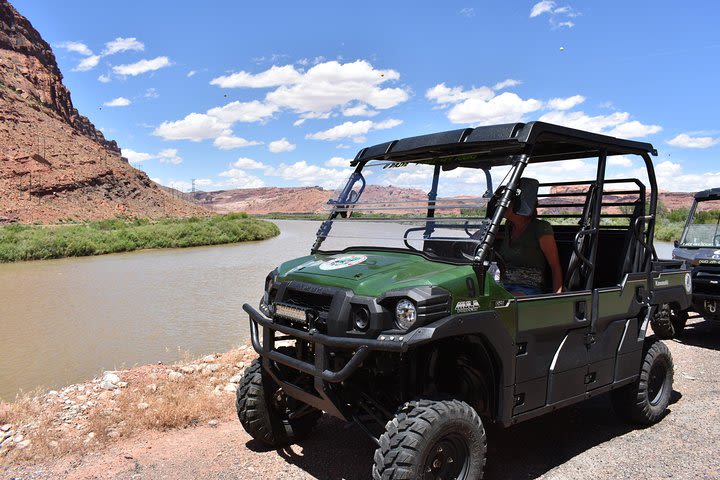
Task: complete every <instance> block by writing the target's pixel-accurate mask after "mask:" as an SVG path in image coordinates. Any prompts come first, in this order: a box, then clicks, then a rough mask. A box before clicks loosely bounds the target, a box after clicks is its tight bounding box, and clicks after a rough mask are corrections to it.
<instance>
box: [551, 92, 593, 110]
mask: <svg viewBox="0 0 720 480" xmlns="http://www.w3.org/2000/svg"><path fill="white" fill-rule="evenodd" d="M584 101H585V97H583V96H582V95H573V96H572V97H567V98H551V99H550V100H548V102H547V106H548V108H550V109H551V110H570V109H571V108H574V107H576V106H577V105H580V104H581V103H583V102H584Z"/></svg>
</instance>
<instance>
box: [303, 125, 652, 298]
mask: <svg viewBox="0 0 720 480" xmlns="http://www.w3.org/2000/svg"><path fill="white" fill-rule="evenodd" d="M613 155H639V156H640V157H642V158H643V161H644V163H645V168H646V171H647V176H648V181H649V192H646V190H645V186H644V185H642V184H641V183H640V182H639V181H637V180H636V179H624V180H621V181H624V182H627V181H630V182H636V183H637V184H638V186H639V188H640V192H641V197H642V198H643V200H644V197H645V195H646V193H647V196H648V200H649V201H648V203H647V209H646V212H643V213H644V215H640V216H638V217H636V218H635V220H634V224H632V225H630V229H631V230H632V232H633V234H634V235H635V237H636V239H637V241H638V242H639V243H640V245H642V247H643V251H642V252H641V253H639V254H638V258H637V261H636V262H634V263H635V267H636V268H637V270H636V271H645V272H646V273H647V274H648V275H650V272H651V266H652V260H657V255H656V253H655V249H654V246H653V244H652V239H653V237H654V235H653V234H654V228H655V213H656V209H657V201H658V199H657V196H658V188H657V181H656V177H655V169H654V166H653V163H652V160H651V158H650V155H653V156H657V150H656V149H655V148H654V147H653V146H652V145H651V144H649V143H643V142H636V141H632V140H624V139H618V138H615V137H610V136H607V135H601V134H596V133H591V132H586V131H582V130H577V129H572V128H568V127H563V126H559V125H553V124H549V123H544V122H530V123H514V124H502V125H492V126H484V127H477V128H466V129H461V130H452V131H447V132H439V133H433V134H429V135H421V136H417V137H409V138H405V139H400V140H393V141H390V142H386V143H382V144H378V145H374V146H371V147H367V148H364V149H362V150H360V151H359V152H358V154H357V155H356V157H355V159H354V160H353V161H352V162H351V166H354V167H355V170H354V172H353V173H352V174H351V176H350V179H349V180H348V182H347V183H346V185H345V186H344V188H343V189H342V190H341V191H340V193H339V195H338V198H337V200H331V201H329V202H328V203H329V204H331V205H332V206H333V208H332V211H331V212H330V214H329V216H328V218H327V219H326V220H325V221H324V222H323V223H322V224H321V226H320V228H319V230H318V232H317V238H316V241H315V243H314V244H313V246H312V249H311V253H312V254H314V253H317V252H319V251H320V247H321V246H322V243H323V241H324V239H325V238H326V237H327V236H328V234H329V232H330V230H331V228H332V223H333V220H334V219H336V218H337V217H338V216H339V215H342V214H343V213H345V212H348V211H349V210H350V208H351V207H350V206H351V205H352V204H353V203H354V202H355V201H356V200H357V196H355V197H354V198H353V197H352V195H353V193H355V192H353V186H354V185H355V183H356V182H358V181H360V182H361V188H360V192H362V190H363V189H364V188H365V179H364V177H363V176H362V170H363V168H364V167H365V165H366V164H367V163H368V162H369V161H371V160H384V161H390V162H397V163H418V164H426V165H433V166H434V171H433V181H432V187H431V190H430V192H429V193H428V209H427V218H428V222H427V224H426V226H425V227H424V232H425V237H427V236H429V234H430V233H432V230H433V228H434V222H432V221H431V220H430V219H431V218H434V215H435V202H436V200H437V198H436V197H437V185H438V179H439V175H440V172H441V171H447V170H452V169H453V168H456V167H469V168H478V169H482V170H484V171H485V173H486V175H487V178H488V179H489V178H490V174H489V170H490V169H491V168H492V167H496V166H510V167H511V170H510V173H509V180H508V182H507V184H506V188H505V189H503V191H502V193H501V195H500V197H499V198H498V201H497V208H496V209H495V211H494V212H493V214H492V217H491V218H490V225H489V227H488V229H487V232H486V234H485V235H484V237H483V238H482V240H481V241H480V242H479V245H478V246H477V248H476V250H475V252H474V255H472V256H471V257H472V260H471V262H472V264H473V266H474V267H475V268H480V267H487V266H488V265H489V259H490V253H491V251H492V248H493V243H494V241H495V238H496V236H497V234H498V231H499V229H500V225H501V223H502V219H503V217H504V214H505V210H506V209H507V208H508V207H509V206H510V204H511V202H512V200H513V197H514V195H515V194H516V191H517V188H518V184H519V181H520V178H522V175H523V172H524V170H525V168H526V167H527V166H528V165H529V164H531V163H532V164H535V163H544V162H554V161H561V160H570V159H586V158H592V157H595V158H597V159H598V160H597V162H598V163H597V170H596V178H595V180H594V185H592V186H591V191H590V195H591V196H592V197H593V198H588V202H589V203H588V205H590V207H591V210H590V211H587V212H583V221H582V222H581V226H580V227H581V229H580V231H579V232H578V233H577V236H576V238H575V247H574V253H575V254H576V255H577V256H578V258H579V259H580V262H581V263H582V264H583V265H584V267H585V268H586V269H589V270H590V272H591V273H592V270H593V269H594V267H595V266H594V262H595V257H596V254H597V246H598V242H596V241H593V242H590V249H589V250H587V251H582V248H580V246H581V245H582V243H583V242H582V240H583V237H592V236H596V235H597V234H598V231H599V230H598V229H599V225H600V216H601V208H602V207H603V202H602V196H603V191H604V186H605V184H606V183H620V182H621V181H620V180H606V179H605V168H606V164H607V158H608V157H609V156H613ZM578 183H587V182H563V183H562V184H565V185H573V184H578ZM488 185H490V183H488ZM553 185H558V184H553ZM560 185H561V184H560ZM539 196H542V194H541V195H539ZM643 230H644V231H643ZM323 253H331V252H323ZM588 278H589V279H592V274H590V275H589V277H588ZM588 283H590V281H588ZM588 288H589V285H588Z"/></svg>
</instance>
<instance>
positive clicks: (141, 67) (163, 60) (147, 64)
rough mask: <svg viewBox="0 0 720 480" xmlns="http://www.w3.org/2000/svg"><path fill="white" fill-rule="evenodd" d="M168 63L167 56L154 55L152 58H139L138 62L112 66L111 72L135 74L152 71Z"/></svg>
mask: <svg viewBox="0 0 720 480" xmlns="http://www.w3.org/2000/svg"><path fill="white" fill-rule="evenodd" d="M169 65H170V59H169V58H168V57H156V58H153V59H152V60H140V61H139V62H135V63H130V64H127V65H117V66H115V67H113V73H115V74H117V75H130V76H133V77H134V76H137V75H141V74H143V73H147V72H153V71H155V70H159V69H161V68H164V67H167V66H169Z"/></svg>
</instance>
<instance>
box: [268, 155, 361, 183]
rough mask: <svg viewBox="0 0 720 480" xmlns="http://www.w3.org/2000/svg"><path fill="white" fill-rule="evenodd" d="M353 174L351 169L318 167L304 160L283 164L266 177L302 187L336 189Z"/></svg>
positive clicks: (269, 172)
mask: <svg viewBox="0 0 720 480" xmlns="http://www.w3.org/2000/svg"><path fill="white" fill-rule="evenodd" d="M350 173H352V170H351V169H349V168H348V169H343V170H335V169H332V168H323V167H318V166H317V165H311V164H308V163H307V162H306V161H304V160H302V161H300V162H296V163H293V164H292V165H285V164H281V165H280V166H279V167H277V168H274V169H268V170H266V171H265V174H266V175H273V176H277V177H281V178H283V179H285V180H292V181H295V182H298V183H300V184H301V185H320V186H321V187H323V188H335V187H337V186H338V185H340V183H341V182H343V181H344V180H345V179H347V177H348V176H349V175H350Z"/></svg>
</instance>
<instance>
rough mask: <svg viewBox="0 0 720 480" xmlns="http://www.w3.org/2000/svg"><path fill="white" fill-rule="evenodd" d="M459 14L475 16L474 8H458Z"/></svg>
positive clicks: (468, 16) (469, 16)
mask: <svg viewBox="0 0 720 480" xmlns="http://www.w3.org/2000/svg"><path fill="white" fill-rule="evenodd" d="M460 15H462V16H463V17H467V18H472V17H474V16H475V9H474V8H472V7H465V8H463V9H461V10H460Z"/></svg>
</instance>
